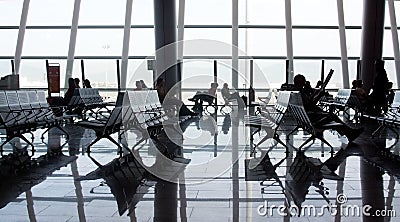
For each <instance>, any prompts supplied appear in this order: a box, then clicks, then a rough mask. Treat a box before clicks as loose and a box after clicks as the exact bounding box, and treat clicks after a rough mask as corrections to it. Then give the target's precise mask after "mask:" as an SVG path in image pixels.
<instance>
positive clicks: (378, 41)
mask: <svg viewBox="0 0 400 222" xmlns="http://www.w3.org/2000/svg"><path fill="white" fill-rule="evenodd" d="M384 18H385V0H364V12H363V24H362V42H361V78H362V80H363V82H364V87H365V88H366V89H367V90H368V91H369V90H370V89H371V87H372V85H373V82H374V78H375V67H374V63H375V60H377V59H382V43H383V31H384ZM350 81H352V80H350Z"/></svg>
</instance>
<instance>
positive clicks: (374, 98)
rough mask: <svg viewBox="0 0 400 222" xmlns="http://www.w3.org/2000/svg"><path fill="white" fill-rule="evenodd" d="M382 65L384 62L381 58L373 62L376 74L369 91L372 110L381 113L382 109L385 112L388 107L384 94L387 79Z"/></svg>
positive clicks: (386, 88)
mask: <svg viewBox="0 0 400 222" xmlns="http://www.w3.org/2000/svg"><path fill="white" fill-rule="evenodd" d="M384 65H385V62H384V61H383V60H376V62H375V73H376V75H375V79H374V85H373V86H372V93H371V102H372V104H373V107H372V108H373V110H372V111H373V112H375V114H382V111H383V112H386V111H387V109H388V106H387V102H386V95H387V94H388V85H389V79H388V77H387V73H386V70H385V66H384Z"/></svg>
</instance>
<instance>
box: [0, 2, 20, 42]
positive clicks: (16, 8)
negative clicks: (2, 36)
mask: <svg viewBox="0 0 400 222" xmlns="http://www.w3.org/2000/svg"><path fill="white" fill-rule="evenodd" d="M23 2H24V1H22V0H19V1H17V0H9V1H0V16H1V17H2V18H1V19H0V25H19V22H20V19H21V12H22V4H23ZM1 41H2V40H1Z"/></svg>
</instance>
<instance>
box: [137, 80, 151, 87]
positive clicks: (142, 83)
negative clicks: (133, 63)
mask: <svg viewBox="0 0 400 222" xmlns="http://www.w3.org/2000/svg"><path fill="white" fill-rule="evenodd" d="M139 81H140V84H141V85H142V89H148V88H149V87H147V85H146V83H144V81H143V79H141V80H139Z"/></svg>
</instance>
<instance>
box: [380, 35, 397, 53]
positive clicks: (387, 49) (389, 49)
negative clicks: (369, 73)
mask: <svg viewBox="0 0 400 222" xmlns="http://www.w3.org/2000/svg"><path fill="white" fill-rule="evenodd" d="M382 55H383V57H393V56H394V53H393V41H392V31H391V30H385V31H384V33H383V47H382Z"/></svg>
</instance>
